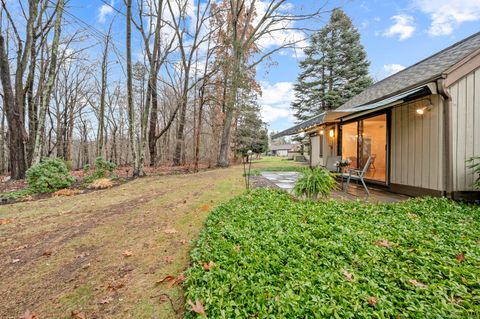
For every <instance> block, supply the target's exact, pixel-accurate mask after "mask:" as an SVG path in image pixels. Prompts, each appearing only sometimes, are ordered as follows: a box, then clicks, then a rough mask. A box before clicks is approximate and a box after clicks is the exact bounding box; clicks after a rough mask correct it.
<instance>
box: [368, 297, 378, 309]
mask: <svg viewBox="0 0 480 319" xmlns="http://www.w3.org/2000/svg"><path fill="white" fill-rule="evenodd" d="M367 302H368V305H369V306H372V307H373V306H375V305H376V304H377V303H378V299H377V298H376V297H373V296H370V297H368V298H367Z"/></svg>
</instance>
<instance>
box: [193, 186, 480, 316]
mask: <svg viewBox="0 0 480 319" xmlns="http://www.w3.org/2000/svg"><path fill="white" fill-rule="evenodd" d="M479 238H480V207H478V206H467V205H464V204H458V203H455V202H451V201H449V200H445V199H431V198H426V199H413V200H409V201H406V202H404V203H397V204H377V205H371V204H362V203H359V202H342V203H338V202H334V201H323V202H318V203H315V202H310V201H306V202H305V201H301V202H296V201H293V200H292V199H291V198H290V197H289V196H288V195H287V194H285V193H280V192H277V191H272V190H264V189H259V190H255V191H253V192H251V193H249V194H245V195H242V196H240V197H238V198H236V199H233V200H231V201H230V202H228V203H226V204H223V205H221V206H220V207H218V208H217V209H215V210H214V212H213V213H212V214H211V216H210V217H209V219H208V221H207V223H206V229H205V230H204V231H203V232H202V234H201V235H200V239H199V241H198V243H197V247H196V248H195V249H194V250H193V251H192V253H191V258H192V267H191V268H190V269H189V271H188V273H187V281H186V299H190V300H192V301H194V302H195V301H197V300H201V301H202V303H203V305H204V308H205V311H206V313H207V315H208V317H209V318H478V317H480V267H479V265H480V242H479ZM205 264H210V265H211V267H207V269H208V268H209V269H208V270H206V269H205V267H204V265H205ZM187 307H188V306H187ZM196 316H197V315H196V314H195V313H193V312H191V311H190V312H188V313H186V318H196Z"/></svg>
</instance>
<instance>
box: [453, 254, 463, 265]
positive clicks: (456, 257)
mask: <svg viewBox="0 0 480 319" xmlns="http://www.w3.org/2000/svg"><path fill="white" fill-rule="evenodd" d="M455 259H456V260H458V262H460V263H461V262H463V261H464V260H465V253H459V254H457V255H455Z"/></svg>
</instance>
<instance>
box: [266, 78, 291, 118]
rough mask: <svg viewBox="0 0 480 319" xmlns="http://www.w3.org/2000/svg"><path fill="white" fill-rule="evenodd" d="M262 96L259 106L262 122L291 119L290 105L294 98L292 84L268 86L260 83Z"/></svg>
mask: <svg viewBox="0 0 480 319" xmlns="http://www.w3.org/2000/svg"><path fill="white" fill-rule="evenodd" d="M260 84H261V86H262V96H261V97H260V105H261V106H262V110H261V115H262V118H263V120H264V121H266V122H267V123H271V122H273V121H276V120H278V119H290V120H291V119H293V115H292V111H291V108H290V104H291V102H292V101H293V99H294V98H295V95H294V91H293V83H291V82H278V83H275V84H270V83H268V82H261V83H260Z"/></svg>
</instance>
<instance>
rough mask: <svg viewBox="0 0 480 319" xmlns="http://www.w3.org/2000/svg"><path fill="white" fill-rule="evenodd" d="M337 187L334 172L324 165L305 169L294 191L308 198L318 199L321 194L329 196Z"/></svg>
mask: <svg viewBox="0 0 480 319" xmlns="http://www.w3.org/2000/svg"><path fill="white" fill-rule="evenodd" d="M334 187H335V178H334V177H333V175H332V173H330V172H329V171H328V170H327V169H325V168H323V167H316V168H313V169H304V170H303V171H302V172H301V176H300V178H299V179H298V181H297V183H296V184H295V187H294V188H293V193H294V194H295V195H297V196H305V197H306V198H308V199H318V197H319V195H321V196H328V195H330V193H331V191H332V189H333V188H334Z"/></svg>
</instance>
